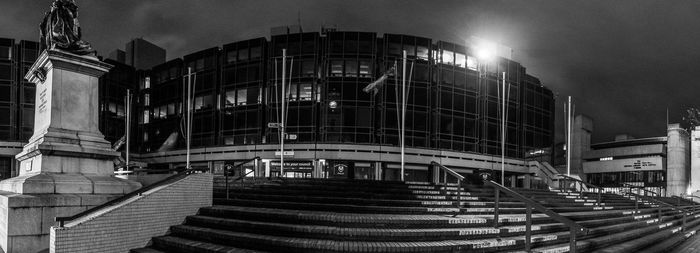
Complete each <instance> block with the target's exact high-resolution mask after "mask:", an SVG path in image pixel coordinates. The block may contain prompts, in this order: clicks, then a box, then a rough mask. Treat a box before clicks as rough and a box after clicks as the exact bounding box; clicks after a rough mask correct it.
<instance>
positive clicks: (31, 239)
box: [0, 191, 122, 252]
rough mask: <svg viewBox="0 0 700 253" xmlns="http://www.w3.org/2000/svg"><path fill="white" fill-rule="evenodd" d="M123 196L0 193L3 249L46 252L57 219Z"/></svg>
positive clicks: (1, 244) (6, 250) (8, 250)
mask: <svg viewBox="0 0 700 253" xmlns="http://www.w3.org/2000/svg"><path fill="white" fill-rule="evenodd" d="M120 196H122V195H121V194H100V195H97V194H36V195H32V194H17V193H12V192H3V191H0V248H2V251H4V252H38V251H42V250H47V249H48V248H49V235H50V231H51V226H53V225H55V221H54V218H55V217H57V216H58V217H61V216H72V215H75V214H78V213H80V212H82V211H85V210H87V209H89V208H92V207H95V206H98V205H101V204H103V203H105V202H107V201H109V200H112V199H115V198H117V197H120Z"/></svg>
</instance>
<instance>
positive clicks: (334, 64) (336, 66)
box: [331, 61, 343, 76]
mask: <svg viewBox="0 0 700 253" xmlns="http://www.w3.org/2000/svg"><path fill="white" fill-rule="evenodd" d="M342 75H343V61H331V76H342Z"/></svg>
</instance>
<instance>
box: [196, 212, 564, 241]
mask: <svg viewBox="0 0 700 253" xmlns="http://www.w3.org/2000/svg"><path fill="white" fill-rule="evenodd" d="M185 224H186V225H191V226H198V227H208V228H216V229H222V230H229V231H236V232H246V233H264V234H267V235H277V236H294V237H304V238H323V239H335V240H351V241H435V240H447V239H451V240H456V239H474V238H488V237H495V236H500V237H505V236H515V235H520V234H524V232H525V226H524V225H519V226H501V227H499V228H493V227H470V228H407V229H397V228H347V227H337V226H319V225H299V224H280V223H274V222H262V221H247V220H237V219H226V218H217V217H208V216H190V217H188V218H187V222H186V223H185ZM338 225H342V224H338ZM565 228H566V227H565V226H564V225H563V224H560V223H548V224H536V225H533V226H532V231H533V233H535V234H537V233H542V232H552V231H564V230H566V229H565Z"/></svg>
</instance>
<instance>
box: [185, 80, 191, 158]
mask: <svg viewBox="0 0 700 253" xmlns="http://www.w3.org/2000/svg"><path fill="white" fill-rule="evenodd" d="M191 138H192V68H191V67H187V164H186V168H187V169H190V141H191Z"/></svg>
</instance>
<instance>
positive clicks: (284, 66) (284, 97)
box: [280, 48, 287, 177]
mask: <svg viewBox="0 0 700 253" xmlns="http://www.w3.org/2000/svg"><path fill="white" fill-rule="evenodd" d="M286 77H287V49H286V48H284V49H282V121H281V122H280V131H281V134H280V177H284V127H285V123H286V122H285V120H284V118H285V105H284V104H285V101H286V100H287V93H286V92H285V91H286V90H285V88H286V87H285V86H286V82H285V79H286Z"/></svg>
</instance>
